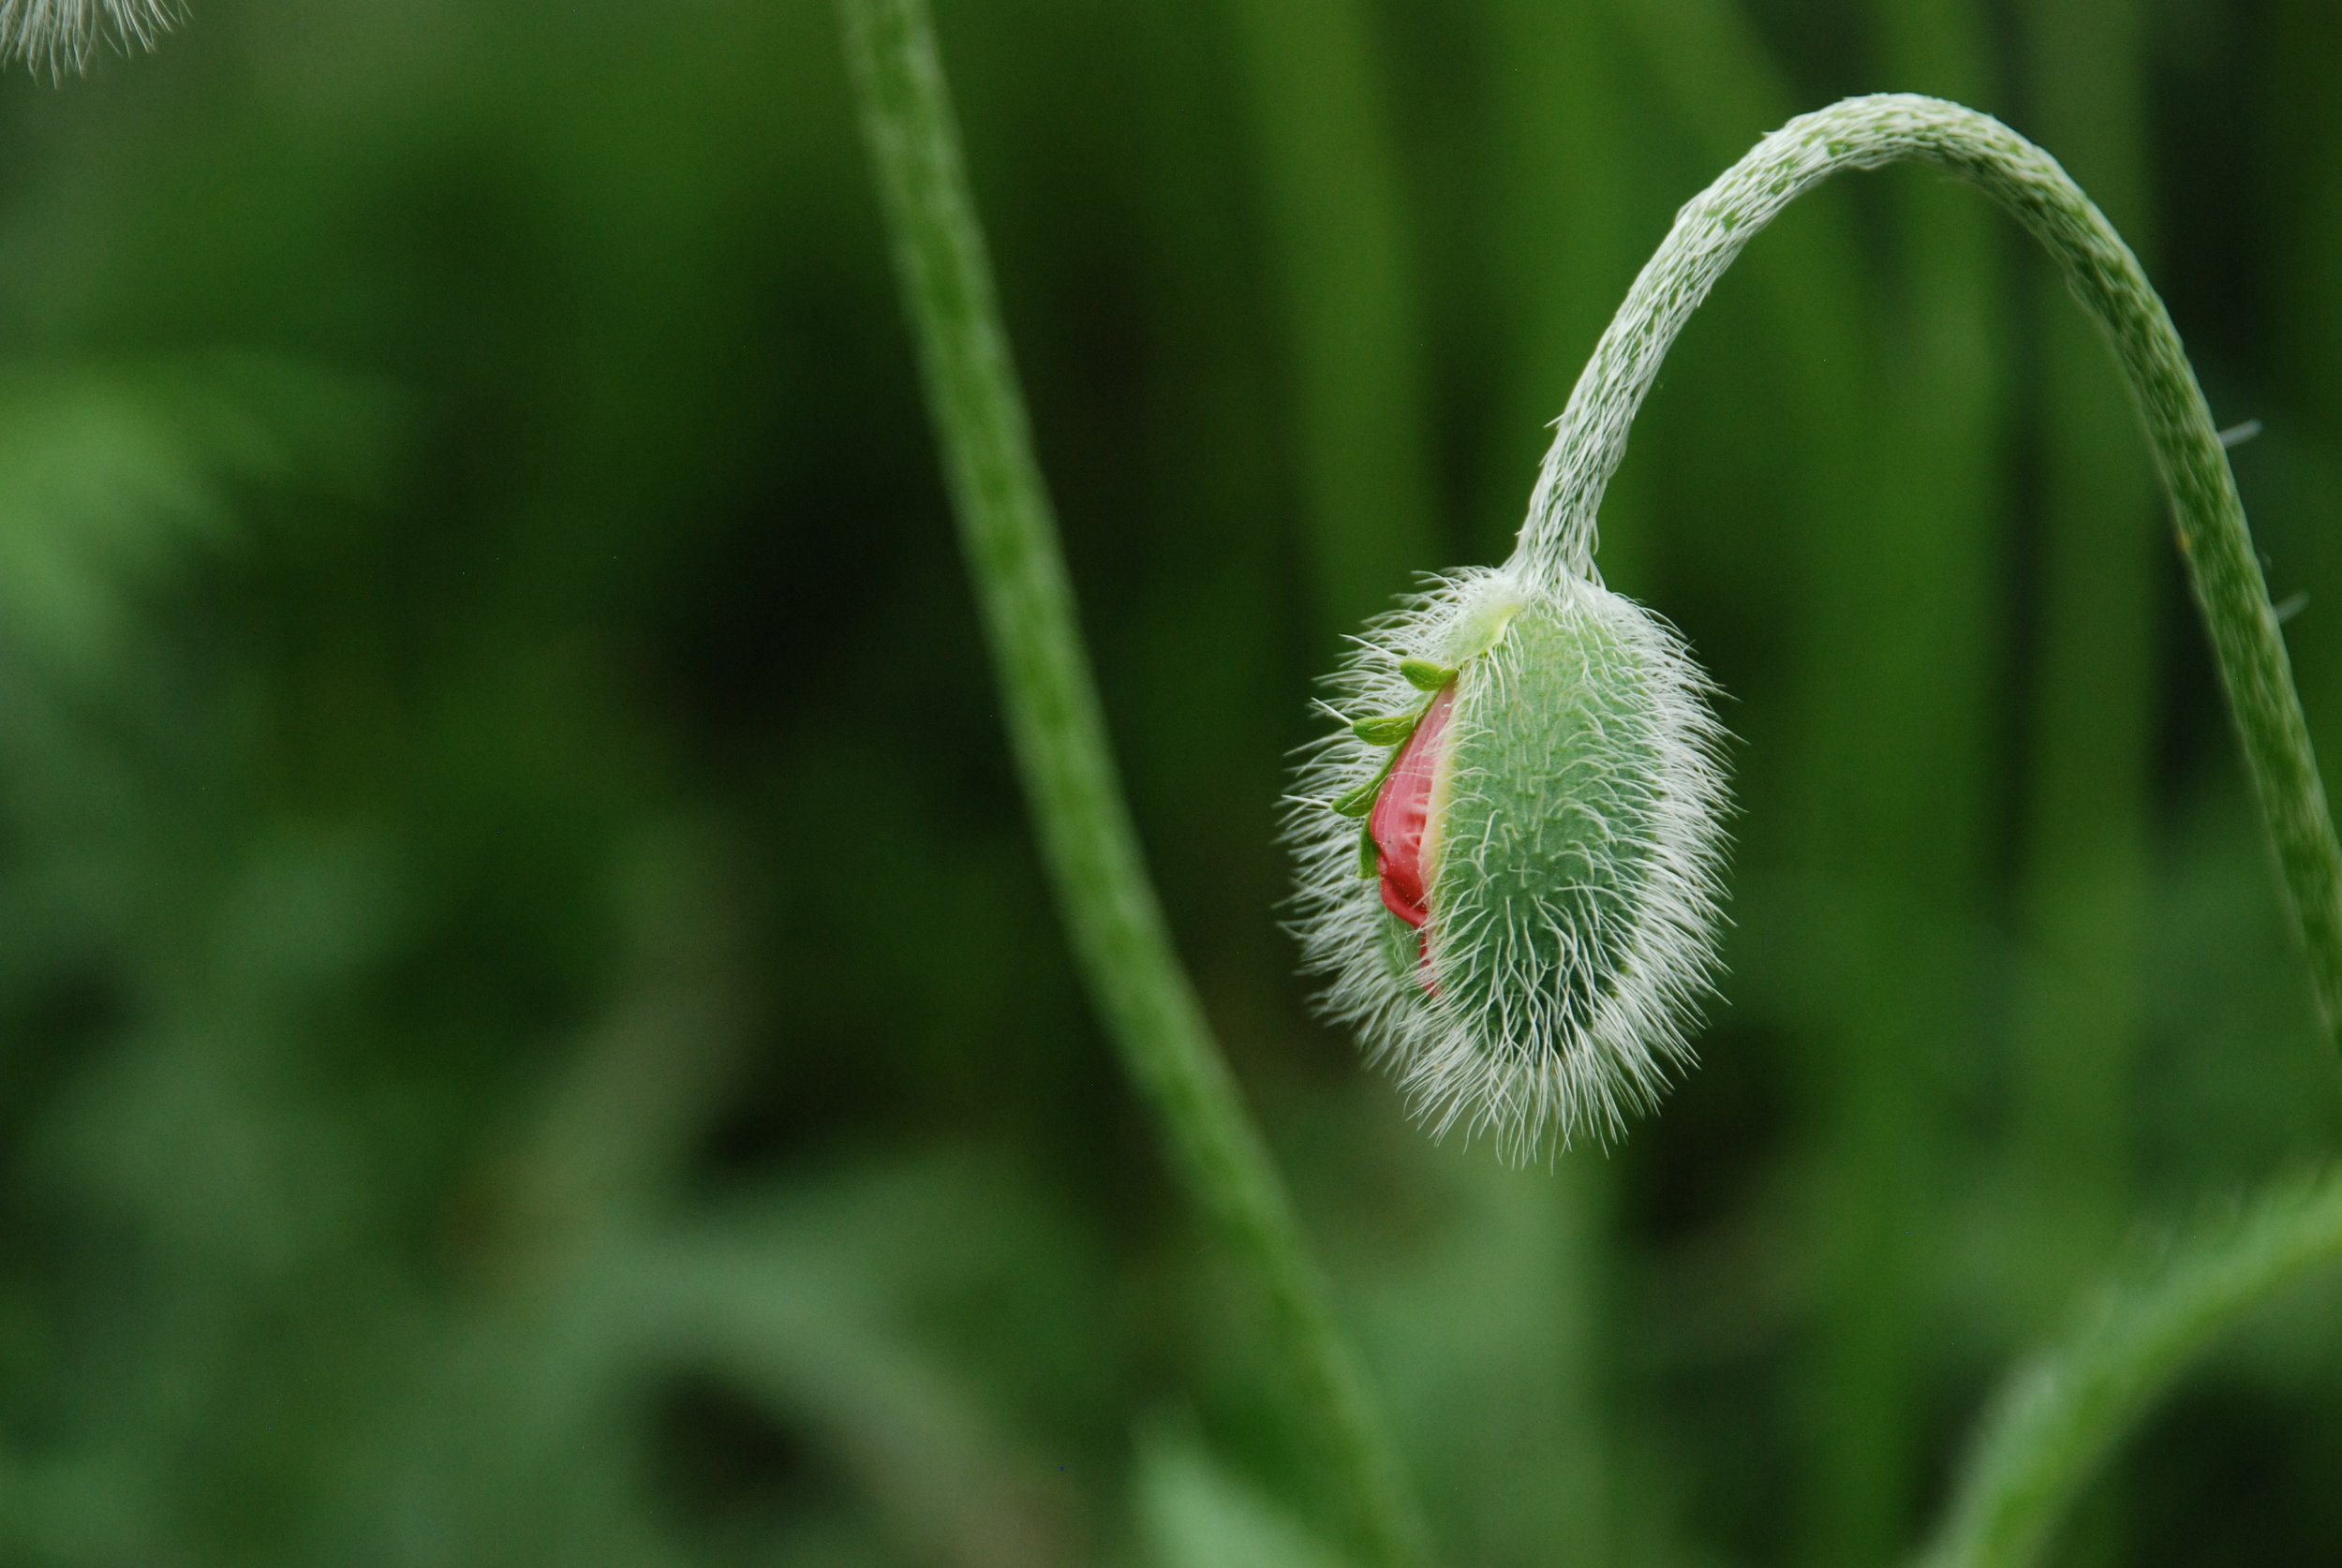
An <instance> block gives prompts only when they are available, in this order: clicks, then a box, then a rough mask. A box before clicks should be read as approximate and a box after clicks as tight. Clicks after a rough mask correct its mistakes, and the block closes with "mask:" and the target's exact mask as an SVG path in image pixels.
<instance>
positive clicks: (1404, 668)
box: [1399, 658, 1456, 691]
mask: <svg viewBox="0 0 2342 1568" xmlns="http://www.w3.org/2000/svg"><path fill="white" fill-rule="evenodd" d="M1399 678H1400V679H1401V680H1403V681H1405V682H1406V683H1407V684H1408V685H1409V686H1411V687H1413V688H1416V690H1417V691H1437V690H1438V689H1439V688H1441V687H1443V686H1445V685H1446V684H1447V683H1448V682H1449V681H1452V680H1454V679H1455V678H1456V671H1455V667H1454V666H1453V665H1448V664H1434V663H1433V662H1432V661H1431V660H1430V659H1428V658H1402V659H1401V660H1400V661H1399Z"/></svg>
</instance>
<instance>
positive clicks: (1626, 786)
mask: <svg viewBox="0 0 2342 1568" xmlns="http://www.w3.org/2000/svg"><path fill="white" fill-rule="evenodd" d="M1335 684H1336V686H1337V688H1338V690H1339V693H1340V695H1341V697H1342V698H1343V699H1345V701H1344V702H1343V703H1342V704H1341V707H1340V709H1338V711H1341V712H1344V713H1345V714H1346V713H1351V712H1355V713H1358V714H1362V715H1366V716H1368V717H1360V718H1357V719H1355V720H1353V721H1352V724H1351V727H1350V728H1349V729H1348V730H1345V731H1344V732H1341V733H1338V734H1336V735H1334V736H1332V737H1330V738H1329V739H1327V741H1326V742H1324V743H1323V744H1322V745H1321V746H1320V747H1318V749H1317V750H1316V752H1315V754H1314V755H1313V756H1312V759H1311V760H1310V761H1309V762H1307V763H1306V764H1305V766H1304V778H1303V781H1302V787H1301V789H1300V791H1298V792H1297V797H1296V806H1295V808H1294V812H1293V816H1292V818H1291V822H1290V826H1291V832H1292V836H1293V837H1294V839H1295V841H1296V844H1297V850H1298V851H1299V856H1300V861H1301V868H1300V889H1299V895H1298V900H1297V901H1298V904H1299V906H1300V909H1301V911H1302V916H1303V919H1302V922H1301V927H1300V935H1301V938H1302V943H1303V947H1304V952H1305V955H1306V958H1307V960H1308V962H1309V964H1310V966H1311V967H1312V969H1315V970H1317V971H1319V972H1321V973H1322V974H1324V975H1325V976H1327V981H1328V984H1327V989H1326V994H1325V1004H1326V1007H1327V1011H1328V1012H1330V1013H1332V1014H1334V1015H1335V1016H1337V1017H1339V1018H1341V1019H1342V1020H1344V1021H1346V1022H1349V1023H1351V1024H1353V1025H1355V1026H1356V1028H1359V1030H1360V1031H1361V1032H1362V1033H1363V1034H1364V1036H1365V1038H1366V1041H1367V1043H1368V1046H1369V1049H1370V1051H1371V1053H1372V1054H1373V1055H1374V1056H1376V1057H1377V1058H1380V1059H1382V1060H1384V1061H1386V1063H1387V1064H1388V1065H1389V1066H1390V1067H1391V1069H1392V1071H1393V1072H1395V1073H1396V1074H1397V1076H1398V1077H1399V1079H1400V1081H1401V1085H1402V1086H1403V1087H1404V1088H1405V1090H1406V1092H1407V1094H1408V1096H1409V1098H1410V1099H1411V1100H1412V1101H1413V1102H1415V1104H1416V1107H1417V1109H1418V1111H1419V1112H1420V1113H1421V1114H1422V1115H1423V1116H1424V1117H1426V1118H1427V1119H1428V1120H1429V1121H1430V1123H1431V1124H1432V1126H1433V1127H1434V1129H1435V1130H1436V1131H1441V1132H1445V1130H1447V1129H1448V1128H1450V1127H1453V1126H1455V1125H1457V1124H1458V1123H1461V1124H1463V1125H1464V1126H1466V1127H1467V1128H1468V1129H1471V1130H1475V1131H1478V1130H1488V1131H1491V1132H1495V1134H1496V1135H1497V1137H1498V1139H1499V1142H1500V1144H1502V1145H1503V1146H1504V1147H1505V1150H1506V1151H1507V1152H1508V1153H1514V1154H1523V1153H1527V1152H1530V1151H1532V1150H1534V1148H1536V1147H1538V1146H1541V1145H1543V1144H1544V1143H1545V1142H1546V1141H1547V1139H1548V1138H1549V1136H1552V1135H1558V1136H1559V1138H1560V1139H1561V1140H1562V1141H1564V1142H1566V1141H1567V1140H1569V1139H1570V1138H1572V1137H1574V1136H1578V1135H1580V1134H1586V1133H1591V1134H1593V1135H1594V1136H1597V1137H1609V1136H1613V1135H1615V1134H1617V1133H1618V1132H1622V1131H1623V1128H1624V1125H1625V1118H1626V1117H1627V1116H1628V1115H1629V1114H1630V1113H1633V1112H1637V1111H1640V1110H1643V1109H1646V1108H1648V1107H1649V1106H1650V1105H1651V1104H1652V1103H1653V1102H1654V1101H1655V1100H1656V1099H1657V1097H1658V1095H1659V1094H1660V1093H1661V1092H1662V1091H1663V1090H1664V1088H1665V1087H1666V1086H1667V1082H1668V1076H1669V1073H1670V1070H1672V1069H1673V1068H1675V1067H1677V1066H1679V1065H1680V1064H1682V1063H1684V1062H1686V1061H1688V1059H1689V1058H1690V1055H1691V1052H1690V1047H1689V1044H1688V1043H1687V1041H1686V1039H1685V1036H1684V1028H1685V1026H1686V1022H1687V1020H1688V1019H1689V1017H1690V1016H1691V1013H1692V1010H1693V1007H1694V1004H1695V1003H1696V1002H1697V1000H1698V998H1699V997H1700V995H1701V994H1702V993H1703V992H1704V991H1706V990H1707V989H1708V987H1709V984H1710V981H1711V977H1712V973H1713V970H1714V967H1715V956H1714V948H1715V944H1714V928H1715V925H1716V918H1717V909H1716V906H1717V896H1718V894H1717V881H1716V874H1715V873H1716V867H1717V864H1718V861H1719V859H1720V857H1721V854H1722V847H1723V830H1722V817H1723V812H1724V804H1725V791H1724V782H1723V777H1722V774H1721V772H1720V771H1719V769H1718V766H1717V763H1716V757H1715V743H1716V740H1717V738H1718V735H1719V731H1718V728H1717V725H1716V722H1715V719H1714V717H1712V715H1711V713H1710V712H1709V709H1708V705H1707V703H1706V700H1705V695H1704V694H1705V692H1706V690H1707V683H1706V681H1705V678H1704V677H1703V676H1701V674H1700V673H1699V672H1698V671H1697V668H1696V667H1695V666H1694V665H1693V664H1692V662H1691V658H1690V657H1689V655H1688V654H1687V653H1686V652H1685V651H1684V648H1683V645H1682V641H1681V639H1680V638H1678V637H1677V636H1676V634H1675V633H1674V632H1673V631H1672V630H1671V629H1669V628H1668V626H1667V625H1666V624H1665V623H1663V622H1661V621H1660V620H1659V619H1657V618H1656V617H1655V616H1653V615H1652V614H1650V613H1649V612H1648V611H1646V610H1644V609H1642V608H1641V607H1640V606H1639V605H1637V604H1635V603H1634V602H1633V601H1632V600H1629V599H1623V598H1621V597H1620V596H1618V595H1617V594H1614V593H1611V592H1610V591H1609V590H1608V589H1607V588H1605V587H1603V586H1602V585H1601V584H1598V583H1595V582H1593V581H1591V580H1590V579H1588V578H1582V577H1577V576H1572V575H1568V574H1562V575H1560V576H1559V577H1558V580H1557V581H1555V582H1553V583H1550V584H1539V583H1534V582H1532V581H1531V580H1530V579H1529V577H1528V575H1527V574H1526V573H1525V572H1523V571H1521V570H1518V569H1515V568H1506V569H1504V570H1493V571H1475V572H1470V573H1466V574H1462V575H1460V576H1458V577H1456V578H1453V579H1451V580H1448V581H1446V582H1445V583H1442V584H1439V585H1438V586H1437V587H1435V588H1434V589H1433V590H1432V591H1431V592H1430V593H1429V594H1427V595H1425V596H1424V597H1423V598H1421V599H1418V600H1417V601H1416V602H1415V603H1413V604H1412V605H1410V606H1409V607H1408V608H1406V609H1404V610H1401V611H1400V612H1399V613H1397V614H1394V615H1392V616H1391V617H1389V618H1387V619H1386V621H1385V622H1383V623H1381V624H1380V625H1379V626H1378V627H1377V628H1376V629H1374V633H1373V634H1372V635H1371V636H1370V637H1368V638H1367V639H1365V640H1364V641H1362V642H1361V643H1360V646H1359V650H1358V652H1357V653H1356V655H1355V656H1354V657H1353V658H1352V659H1351V661H1350V664H1349V667H1348V668H1347V669H1346V670H1345V671H1344V672H1342V673H1341V674H1340V675H1339V676H1337V677H1336V681H1335ZM1431 686H1436V689H1434V690H1431V691H1430V695H1429V697H1428V698H1427V697H1426V696H1425V695H1424V688H1427V687H1431ZM1394 710H1398V711H1396V712H1394ZM1329 806H1330V807H1331V808H1330V809H1328V807H1329Z"/></svg>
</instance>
